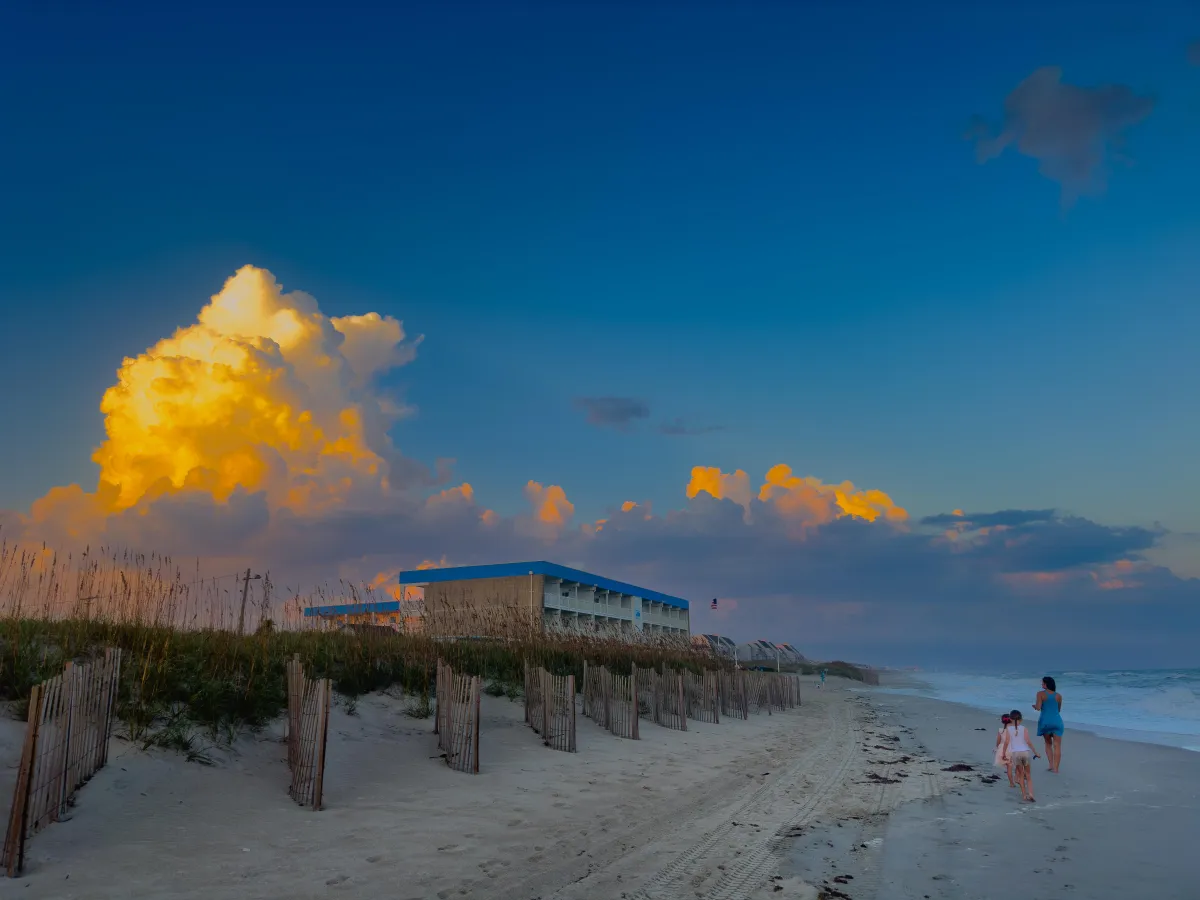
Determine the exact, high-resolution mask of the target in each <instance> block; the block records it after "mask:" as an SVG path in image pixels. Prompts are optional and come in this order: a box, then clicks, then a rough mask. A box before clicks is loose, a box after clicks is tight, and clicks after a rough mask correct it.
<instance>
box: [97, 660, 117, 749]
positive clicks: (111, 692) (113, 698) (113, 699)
mask: <svg viewBox="0 0 1200 900" xmlns="http://www.w3.org/2000/svg"><path fill="white" fill-rule="evenodd" d="M104 666H105V668H106V669H108V696H107V697H106V698H105V704H106V705H105V709H104V737H103V739H102V741H101V743H102V746H103V748H104V749H103V751H102V752H101V754H100V765H101V766H104V765H107V763H108V739H109V736H110V735H111V734H112V717H113V707H114V706H115V705H116V703H117V700H118V699H119V698H120V690H121V650H120V648H119V647H118V648H117V649H116V650H114V649H113V648H111V647H109V648H107V649H106V650H105V651H104Z"/></svg>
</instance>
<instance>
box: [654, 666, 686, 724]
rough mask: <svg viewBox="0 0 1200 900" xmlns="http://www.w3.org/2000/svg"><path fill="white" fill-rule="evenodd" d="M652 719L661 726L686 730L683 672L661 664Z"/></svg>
mask: <svg viewBox="0 0 1200 900" xmlns="http://www.w3.org/2000/svg"><path fill="white" fill-rule="evenodd" d="M654 721H655V723H656V724H658V725H661V726H662V727H663V728H673V729H674V730H675V731H687V701H686V700H685V698H684V688H683V674H682V673H680V672H677V671H675V670H674V669H668V668H667V667H666V666H663V673H662V675H661V676H660V677H659V679H658V696H657V697H656V703H655V706H654Z"/></svg>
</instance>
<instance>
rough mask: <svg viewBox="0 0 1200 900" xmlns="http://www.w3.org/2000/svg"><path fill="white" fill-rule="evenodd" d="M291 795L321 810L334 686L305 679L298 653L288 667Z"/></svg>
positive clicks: (324, 679) (322, 679)
mask: <svg viewBox="0 0 1200 900" xmlns="http://www.w3.org/2000/svg"><path fill="white" fill-rule="evenodd" d="M287 694H288V769H289V770H290V771H291V773H292V783H291V784H290V785H289V786H288V793H289V794H290V795H291V797H292V799H293V800H295V801H296V802H297V803H299V804H300V805H301V806H308V807H311V808H312V809H314V810H319V809H320V808H321V800H322V795H323V793H324V790H325V746H326V744H327V743H328V740H329V705H330V700H331V699H332V697H333V684H332V682H331V681H330V680H329V679H328V678H306V677H305V676H304V666H303V665H302V664H301V663H300V656H299V654H297V655H296V656H293V657H292V658H291V659H290V660H288V664H287Z"/></svg>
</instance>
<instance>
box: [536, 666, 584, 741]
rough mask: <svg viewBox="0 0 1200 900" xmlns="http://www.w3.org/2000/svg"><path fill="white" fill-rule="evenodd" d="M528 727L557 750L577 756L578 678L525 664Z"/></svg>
mask: <svg viewBox="0 0 1200 900" xmlns="http://www.w3.org/2000/svg"><path fill="white" fill-rule="evenodd" d="M525 724H527V725H528V726H529V727H530V728H532V729H533V730H534V731H535V732H536V733H537V734H540V735H541V736H542V743H544V744H545V745H546V746H547V747H550V748H551V749H554V750H563V751H566V752H567V753H574V752H575V676H574V675H551V674H550V673H549V672H547V671H546V670H545V669H543V668H541V667H540V666H539V667H537V668H534V667H532V666H530V665H529V663H525Z"/></svg>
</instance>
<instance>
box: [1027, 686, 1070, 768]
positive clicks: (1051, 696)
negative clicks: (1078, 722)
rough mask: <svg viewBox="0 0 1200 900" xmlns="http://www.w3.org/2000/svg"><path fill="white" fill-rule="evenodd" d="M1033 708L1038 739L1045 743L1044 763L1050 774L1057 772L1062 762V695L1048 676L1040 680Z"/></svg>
mask: <svg viewBox="0 0 1200 900" xmlns="http://www.w3.org/2000/svg"><path fill="white" fill-rule="evenodd" d="M1033 708H1034V709H1036V710H1038V729H1037V733H1038V737H1040V738H1042V739H1043V740H1045V742H1046V763H1047V765H1049V767H1050V771H1051V772H1057V771H1058V766H1059V764H1060V763H1061V762H1062V739H1063V720H1062V694H1060V693H1059V692H1058V685H1056V684H1055V683H1054V679H1053V678H1051V677H1050V676H1049V675H1047V676H1046V677H1045V678H1043V679H1042V689H1041V690H1040V691H1038V694H1037V700H1035V701H1034V703H1033Z"/></svg>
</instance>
